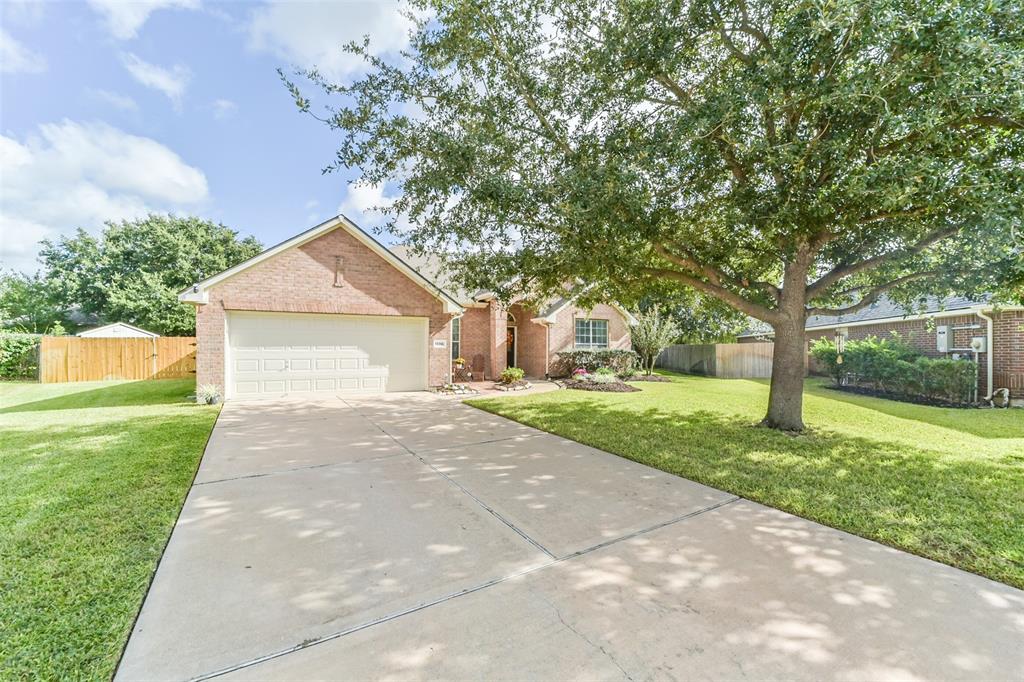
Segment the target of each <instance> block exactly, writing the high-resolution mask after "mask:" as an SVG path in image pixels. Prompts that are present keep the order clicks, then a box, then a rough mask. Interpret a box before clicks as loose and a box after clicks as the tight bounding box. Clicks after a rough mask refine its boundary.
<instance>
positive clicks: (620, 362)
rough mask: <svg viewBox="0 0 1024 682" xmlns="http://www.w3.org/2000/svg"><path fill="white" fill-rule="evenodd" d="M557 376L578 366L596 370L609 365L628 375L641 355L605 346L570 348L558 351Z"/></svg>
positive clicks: (616, 370)
mask: <svg viewBox="0 0 1024 682" xmlns="http://www.w3.org/2000/svg"><path fill="white" fill-rule="evenodd" d="M556 355H557V356H558V363H557V364H556V367H555V369H556V371H555V373H554V374H555V376H565V375H567V374H569V373H570V372H571V371H573V370H574V369H577V368H583V369H585V370H587V372H595V371H597V369H598V368H599V367H609V368H611V370H612V371H613V372H615V374H617V375H618V376H628V375H630V374H632V373H633V369H634V368H635V367H636V366H637V361H638V359H639V356H638V355H637V354H636V353H634V352H633V351H631V350H623V349H620V348H605V349H603V350H578V349H569V350H563V351H559V352H558V353H556Z"/></svg>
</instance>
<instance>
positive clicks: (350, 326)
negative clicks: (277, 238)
mask: <svg viewBox="0 0 1024 682" xmlns="http://www.w3.org/2000/svg"><path fill="white" fill-rule="evenodd" d="M438 272H439V268H438V267H437V266H436V264H435V263H434V262H432V261H431V260H430V259H424V258H413V257H412V256H411V255H410V254H409V252H408V251H407V250H406V249H404V248H401V247H394V248H391V249H389V248H387V247H385V246H384V245H383V244H381V243H380V242H378V241H377V240H376V239H374V238H373V237H372V236H371V235H369V234H368V233H366V232H365V231H363V230H362V229H361V228H359V227H358V226H357V225H356V224H355V223H353V222H352V221H350V220H349V219H347V218H345V217H344V216H340V215H339V216H337V217H335V218H331V219H330V220H328V221H326V222H324V223H321V224H320V225H317V226H316V227H314V228H312V229H310V230H307V231H306V232H303V233H301V234H298V235H296V236H295V237H292V238H291V239H289V240H287V241H284V242H282V243H280V244H278V245H276V246H273V247H271V248H269V249H267V250H266V251H264V252H263V253H261V254H259V255H257V256H254V257H253V258H250V259H249V260H247V261H244V262H242V263H240V264H238V265H236V266H234V267H232V268H229V269H227V270H224V271H223V272H220V273H218V274H216V275H214V276H212V277H209V278H207V279H205V280H203V281H201V282H197V283H196V284H195V285H193V286H191V287H189V288H188V289H186V290H184V291H182V292H181V293H180V294H179V297H178V298H179V300H181V301H183V302H185V303H190V304H192V305H194V306H195V307H196V343H197V349H196V374H197V377H196V379H197V382H198V383H199V384H214V385H217V386H218V387H220V388H221V390H222V393H223V394H224V397H225V398H227V399H231V398H247V399H248V398H264V397H268V398H269V397H280V396H283V395H304V394H305V395H309V394H317V393H321V394H326V393H376V392H384V391H410V390H422V389H426V388H428V387H431V386H437V385H440V384H443V383H446V382H448V381H450V380H451V378H452V361H453V359H454V358H458V357H461V358H464V359H465V360H466V362H467V364H468V366H469V367H470V368H471V370H472V371H473V374H474V376H473V378H474V379H476V378H480V379H483V378H487V379H495V378H497V377H498V376H499V375H500V374H501V372H502V371H503V370H504V369H505V368H506V367H508V366H518V367H520V368H522V369H523V370H524V371H525V372H526V375H527V376H531V377H543V376H545V375H547V374H549V373H551V372H552V371H553V367H554V365H555V362H556V354H557V352H558V351H561V350H564V349H567V348H593V349H598V348H629V346H630V337H629V327H630V324H631V322H633V321H634V320H633V319H632V317H631V316H630V314H629V313H628V312H627V311H625V310H623V309H622V308H621V307H619V306H617V305H615V304H607V305H598V306H595V307H594V308H592V309H589V310H584V309H581V308H579V307H577V306H576V305H574V303H573V301H572V300H571V299H563V298H560V299H558V300H553V301H550V302H548V303H547V304H545V305H544V306H542V307H541V308H542V309H541V310H533V309H531V308H528V307H526V306H524V305H522V304H521V303H513V304H511V305H508V306H503V305H502V304H501V303H500V302H499V301H498V300H497V299H496V298H495V297H494V296H493V294H490V293H488V292H464V291H460V290H458V289H457V288H454V287H451V286H449V285H447V284H445V283H444V282H439V281H437V273H438Z"/></svg>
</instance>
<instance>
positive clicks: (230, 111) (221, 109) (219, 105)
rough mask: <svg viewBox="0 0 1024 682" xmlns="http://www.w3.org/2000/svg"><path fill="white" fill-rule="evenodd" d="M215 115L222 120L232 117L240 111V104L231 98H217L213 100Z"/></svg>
mask: <svg viewBox="0 0 1024 682" xmlns="http://www.w3.org/2000/svg"><path fill="white" fill-rule="evenodd" d="M212 106H213V117H214V118H216V119H218V120H222V119H225V118H230V117H232V116H234V115H235V112H236V111H238V105H237V104H235V103H234V102H232V101H231V100H229V99H217V100H214V101H213V105H212Z"/></svg>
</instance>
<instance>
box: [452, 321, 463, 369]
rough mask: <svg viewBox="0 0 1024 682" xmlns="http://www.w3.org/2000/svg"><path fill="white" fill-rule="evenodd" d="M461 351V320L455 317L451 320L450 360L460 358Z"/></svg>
mask: <svg viewBox="0 0 1024 682" xmlns="http://www.w3.org/2000/svg"><path fill="white" fill-rule="evenodd" d="M461 349H462V318H461V317H456V318H455V319H454V320H452V360H454V359H455V358H460V357H462V355H461V354H460V351H461Z"/></svg>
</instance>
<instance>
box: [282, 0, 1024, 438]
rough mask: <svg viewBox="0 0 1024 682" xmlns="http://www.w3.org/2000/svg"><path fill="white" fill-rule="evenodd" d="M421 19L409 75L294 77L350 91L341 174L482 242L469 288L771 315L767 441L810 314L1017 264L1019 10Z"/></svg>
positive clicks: (507, 4)
mask: <svg viewBox="0 0 1024 682" xmlns="http://www.w3.org/2000/svg"><path fill="white" fill-rule="evenodd" d="M412 5H413V12H412V15H413V16H417V17H424V18H421V19H420V20H419V23H418V27H417V28H416V29H415V30H414V32H413V34H412V35H411V45H410V48H409V49H408V51H407V54H406V55H405V56H404V57H403V59H402V60H401V61H386V60H383V59H381V58H377V57H375V56H374V55H373V53H372V51H371V50H370V49H367V46H366V44H365V43H364V44H362V45H350V46H349V49H350V50H352V51H354V52H356V53H359V54H362V55H363V56H364V58H365V59H366V62H367V68H368V72H367V74H366V75H365V76H364V77H361V78H359V79H358V80H355V81H354V82H348V83H331V82H329V81H328V80H327V79H325V78H324V77H323V76H321V75H320V74H318V73H316V72H312V73H309V74H306V75H308V76H309V77H310V78H311V79H312V81H313V83H315V84H317V85H319V86H322V87H323V88H324V89H325V91H326V94H327V95H328V96H336V97H338V98H339V99H333V100H330V101H331V102H332V104H331V105H330V107H329V109H328V111H327V113H326V115H323V114H320V113H319V111H318V116H320V117H323V118H324V120H326V122H327V124H328V125H329V126H331V127H332V128H334V129H336V130H337V131H339V132H340V148H339V149H338V151H337V154H336V167H342V166H345V167H356V168H358V169H359V170H360V171H361V173H362V178H363V180H364V181H365V182H368V183H375V184H379V183H386V182H393V183H397V184H398V189H399V190H400V192H399V195H400V197H399V198H398V200H397V201H395V202H394V203H392V204H391V205H390V206H388V207H386V209H387V210H388V211H390V212H391V215H392V218H393V219H394V218H396V217H398V216H402V217H403V219H405V220H408V221H409V222H410V223H411V225H412V230H411V234H410V235H408V238H409V241H410V242H411V243H412V244H413V245H414V246H419V247H420V248H424V249H432V250H438V251H442V250H445V249H446V248H449V247H452V246H455V247H465V246H466V245H469V246H470V247H472V248H470V249H468V251H469V254H470V255H468V256H466V257H464V258H462V259H461V260H460V261H459V262H457V263H455V264H454V268H455V269H456V271H457V272H458V273H459V274H460V276H461V279H462V280H464V282H465V283H466V284H469V285H475V286H482V287H487V288H490V289H493V290H497V291H498V292H499V293H500V294H502V295H505V296H508V295H511V294H513V293H521V292H525V291H529V292H542V293H549V292H554V291H557V290H559V289H560V288H561V287H562V286H563V283H564V282H566V281H573V280H574V279H575V278H577V277H578V278H581V279H583V280H585V281H587V282H592V283H594V286H593V287H592V288H590V289H588V291H587V297H588V298H589V299H591V300H596V299H597V298H602V297H611V296H615V297H617V298H622V299H625V298H628V295H629V293H630V292H636V291H637V290H642V289H643V288H644V287H646V286H649V285H651V284H652V283H664V282H672V283H676V284H678V285H681V286H685V287H690V288H693V289H696V290H698V291H700V292H702V293H704V294H707V295H709V296H713V297H715V298H717V299H719V300H721V301H723V302H725V303H727V304H729V305H730V306H732V307H733V308H735V309H737V310H739V311H741V312H743V313H746V314H747V315H751V316H753V317H755V318H757V319H759V320H763V321H764V322H766V323H768V324H769V325H771V326H772V328H773V329H774V333H775V351H774V353H775V358H774V360H775V362H774V373H773V376H772V384H771V391H770V400H769V405H768V411H767V415H766V416H765V419H764V423H765V424H766V425H768V426H771V427H776V428H781V429H791V430H799V429H802V428H803V419H802V388H803V357H804V353H805V343H804V330H803V328H804V321H805V319H806V317H807V316H808V315H811V314H827V315H836V314H841V313H848V312H853V311H856V310H860V309H862V308H865V307H867V306H870V305H871V304H872V303H874V302H875V301H876V300H878V299H879V297H881V296H883V295H888V296H890V297H893V298H895V299H897V300H900V301H903V302H910V301H913V300H915V299H916V298H917V297H918V296H920V295H921V294H924V293H926V292H927V293H932V294H939V295H941V294H946V293H952V292H959V293H963V294H971V293H978V292H980V291H981V290H983V289H987V288H990V287H994V286H995V284H996V283H997V281H998V280H999V279H1000V278H1004V277H1009V276H1010V275H1009V272H1010V270H1011V269H1012V265H1013V264H1014V261H1015V260H1018V259H1019V258H1020V254H1019V253H1018V252H1015V251H1014V250H1013V245H1012V239H1011V228H1012V226H1013V225H1014V224H1015V223H1019V221H1020V217H1021V215H1022V212H1021V209H1022V202H1024V193H1022V192H1021V191H1020V188H1021V187H1022V186H1024V172H1022V151H1024V142H1022V140H1024V135H1022V130H1024V87H1022V84H1024V12H1021V11H1020V10H1021V8H1020V2H1019V0H990V1H988V2H978V1H977V0H856V1H854V0H824V1H811V0H630V1H628V2H622V1H620V0H558V1H555V0H445V1H441V0H437V1H436V2H435V1H431V0H414V1H413V2H412ZM286 84H287V85H288V87H289V88H290V90H291V92H292V94H293V96H294V97H295V99H296V103H297V104H298V106H299V107H300V108H301V109H302V110H304V111H311V106H312V105H311V102H310V100H309V99H308V98H307V97H306V96H305V95H304V93H303V91H302V90H301V89H300V88H299V87H297V86H296V85H295V84H294V83H292V82H290V81H287V79H286ZM391 224H392V226H394V225H395V222H394V220H393V222H392V223H391ZM1017 276H1018V277H1019V273H1018V275H1017Z"/></svg>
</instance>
